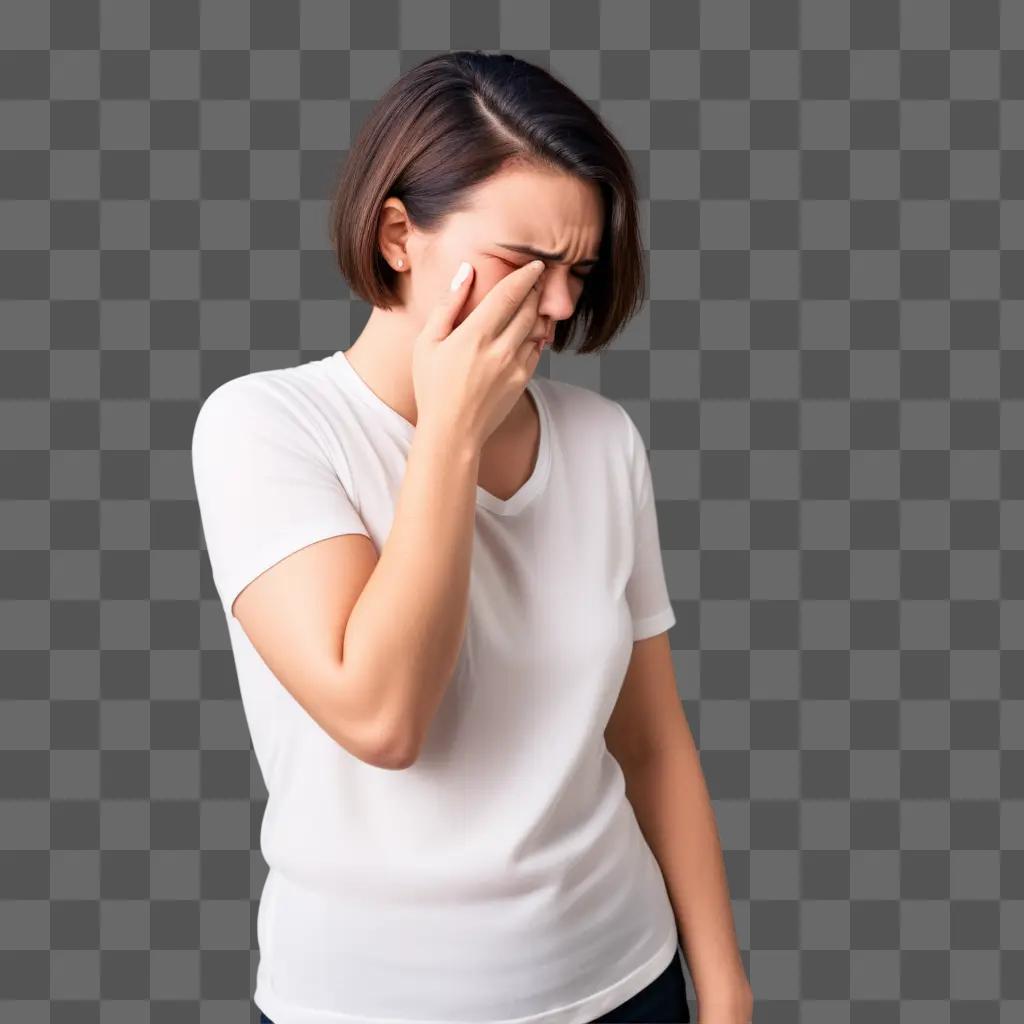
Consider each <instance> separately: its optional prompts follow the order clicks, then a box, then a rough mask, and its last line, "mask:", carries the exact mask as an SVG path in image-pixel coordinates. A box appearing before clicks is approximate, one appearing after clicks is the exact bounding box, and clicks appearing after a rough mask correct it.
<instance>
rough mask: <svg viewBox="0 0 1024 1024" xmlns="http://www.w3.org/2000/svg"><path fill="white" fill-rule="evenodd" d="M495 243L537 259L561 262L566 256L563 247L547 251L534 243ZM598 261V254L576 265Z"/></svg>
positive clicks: (589, 264) (588, 264)
mask: <svg viewBox="0 0 1024 1024" xmlns="http://www.w3.org/2000/svg"><path fill="white" fill-rule="evenodd" d="M494 244H495V245H498V246H501V248H502V249H511V250H512V251H513V252H520V253H522V254H523V255H524V256H533V257H535V258H536V259H542V260H547V261H549V262H555V263H560V262H562V260H563V259H564V258H565V250H564V249H562V250H560V251H559V252H545V251H544V250H543V249H536V248H534V247H533V246H532V245H515V244H514V243H512V242H495V243H494ZM597 262H598V258H597V257H596V256H590V257H588V258H587V259H585V260H577V261H576V263H575V264H574V266H581V265H586V266H591V265H592V264H594V263H597Z"/></svg>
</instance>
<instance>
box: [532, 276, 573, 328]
mask: <svg viewBox="0 0 1024 1024" xmlns="http://www.w3.org/2000/svg"><path fill="white" fill-rule="evenodd" d="M575 308H576V300H575V298H574V297H573V294H572V292H571V291H570V290H569V285H568V281H567V279H566V278H565V277H564V276H553V275H549V274H548V273H547V271H545V272H544V273H543V274H541V278H540V302H539V303H538V305H537V317H538V318H542V317H547V318H548V319H549V320H567V319H568V318H569V317H570V316H572V313H573V310H574V309H575Z"/></svg>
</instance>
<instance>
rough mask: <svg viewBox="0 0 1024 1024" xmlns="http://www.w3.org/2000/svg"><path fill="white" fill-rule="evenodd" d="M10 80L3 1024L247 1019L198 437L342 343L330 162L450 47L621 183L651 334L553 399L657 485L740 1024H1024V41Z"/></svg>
mask: <svg viewBox="0 0 1024 1024" xmlns="http://www.w3.org/2000/svg"><path fill="white" fill-rule="evenodd" d="M0 48H2V52H0V318H2V324H0V337H2V352H0V388H2V392H0V393H2V397H3V403H2V420H0V424H2V429H0V438H2V444H0V460H2V466H3V472H2V473H0V481H2V483H0V486H2V496H0V522H2V535H3V536H2V541H0V548H2V551H0V588H2V594H0V598H2V604H0V686H2V690H0V695H2V698H3V701H2V705H0V1019H2V1020H3V1021H5V1022H6V1021H10V1022H12V1024H40V1022H44V1021H45V1022H51V1021H52V1022H53V1024H71V1022H74V1024H93V1022H103V1024H122V1022H123V1024H129V1022H130V1024H137V1022H143V1021H152V1022H154V1024H172V1022H173V1024H179V1022H182V1021H203V1022H217V1024H222V1022H235V1021H238V1022H243V1021H249V1020H255V1019H256V1016H257V1014H256V1011H255V1009H254V1008H253V1006H252V1003H251V990H252V984H253V980H254V971H255V966H256V956H257V954H256V952H255V913H256V906H257V902H256V901H257V899H258V896H259V892H260V888H261V886H262V882H263V877H264V873H265V864H264V862H263V860H262V857H261V855H260V853H259V850H258V833H259V825H260V821H261V817H262V812H263V800H264V797H265V789H264V787H263V781H262V779H261V777H260V774H259V771H258V768H257V766H256V764H255V761H254V760H253V758H252V756H251V752H250V746H249V737H248V733H247V731H246V727H245V722H244V719H243V717H242V711H241V705H240V703H239V700H238V690H237V681H236V679H235V675H234V668H233V663H232V660H231V655H230V650H229V647H228V640H227V631H226V626H225V622H224V615H223V611H222V609H221V607H220V605H219V603H218V601H217V599H216V595H215V592H214V589H213V586H212V580H211V577H210V573H209V564H208V562H207V559H206V555H205V550H204V543H203V538H202V533H201V527H200V520H199V515H198V510H197V507H196V504H195V496H194V491H193V488H192V478H191V468H190V461H189V453H188V446H189V440H190V436H191V429H192V425H193V422H194V418H195V415H196V412H197V409H198V407H199V403H200V402H201V400H202V398H203V397H204V396H205V395H207V394H208V393H209V392H210V391H211V390H212V389H213V388H214V387H215V386H217V384H219V383H220V382H222V381H224V380H226V379H228V378H231V377H235V376H237V375H239V374H243V373H247V372H249V371H250V370H255V369H264V368H269V367H272V366H281V365H289V364H292V363H295V362H297V361H300V360H304V359H308V358H319V357H321V356H323V355H326V354H328V353H329V352H331V351H333V350H335V349H336V348H339V347H346V346H347V345H348V344H349V343H350V341H351V339H352V338H353V337H355V335H356V334H357V333H358V331H359V329H360V327H361V325H362V323H363V322H364V321H365V318H366V316H367V314H368V309H367V308H366V307H365V305H364V304H363V303H361V302H352V301H350V299H349V297H348V292H347V289H346V287H345V285H344V283H343V282H342V281H341V279H340V278H339V276H338V274H337V271H336V269H335V266H334V263H333V256H332V253H331V252H330V248H329V244H328V242H327V236H326V213H327V202H328V196H329V192H330V187H331V184H332V181H333V177H334V174H335V172H336V170H337V167H338V163H339V161H340V159H341V158H342V157H343V155H344V152H345V151H346V149H347V147H348V145H349V141H350V139H351V137H352V136H353V135H354V129H355V127H356V126H357V125H358V124H359V123H360V122H361V120H362V119H363V118H364V117H365V116H366V114H367V113H368V111H369V110H370V109H371V107H372V105H373V103H374V101H375V99H376V97H378V96H379V95H380V94H381V92H382V91H383V90H384V88H385V87H386V86H387V85H388V84H389V83H390V82H391V81H393V80H394V79H395V78H396V77H397V76H398V75H399V74H401V73H402V71H403V70H405V69H407V68H408V67H410V66H412V65H414V64H416V63H418V62H419V61H420V60H422V59H423V58H425V57H426V56H429V55H430V54H432V53H434V52H437V51H444V50H450V49H462V48H480V49H487V50H503V51H508V52H513V53H516V54H518V55H520V56H523V57H525V58H527V59H529V60H532V61H534V62H536V63H540V64H544V65H546V66H550V67H551V68H552V69H553V70H554V71H555V72H556V73H558V74H559V75H560V76H562V77H563V78H564V79H565V80H567V81H568V83H569V84H570V85H571V86H572V87H573V88H575V89H576V90H577V91H578V92H579V93H580V94H581V95H582V96H583V97H584V98H585V99H587V100H588V101H589V102H591V103H592V104H593V105H594V107H595V109H597V110H598V111H599V112H600V113H601V115H602V116H603V117H604V118H605V120H606V121H607V122H608V124H609V125H610V127H611V128H612V130H613V131H614V132H615V133H616V134H617V136H618V137H619V138H620V139H621V141H622V142H623V144H624V145H625V146H626V148H627V149H628V150H629V152H630V154H631V157H632V159H633V161H634V165H635V168H636V171H637V176H638V180H639V184H640V188H641V194H642V200H643V215H644V224H645V240H646V242H647V243H648V246H649V251H650V283H651V295H650V301H649V303H648V304H647V305H646V307H645V309H644V311H643V313H642V314H641V315H640V316H638V317H637V318H636V319H635V320H634V321H633V322H632V323H631V324H630V325H629V327H628V329H627V330H626V331H625V332H624V333H623V335H622V336H621V337H620V338H619V339H618V340H617V341H616V343H615V345H614V347H613V348H612V349H611V350H610V351H606V352H605V353H604V354H602V355H601V356H599V357H583V358H581V357H575V356H572V355H562V356H554V357H552V356H551V355H550V354H546V355H545V357H544V363H543V365H542V367H541V368H540V370H539V371H538V372H539V373H541V374H542V375H544V374H550V375H551V376H554V377H558V378H560V379H565V380H570V381H574V382H577V383H581V384H583V385H585V386H588V387H592V388H594V389H596V390H599V391H601V392H603V393H605V394H608V395H610V396H612V397H614V398H615V399H617V400H619V401H621V402H622V403H623V404H624V405H625V406H626V407H627V409H628V410H629V411H630V413H631V414H632V415H633V416H634V418H635V419H636V421H637V424H638V426H640V428H641V430H642V432H643V433H644V435H645V437H646V438H647V439H648V441H649V444H650V447H651V461H652V464H653V467H654V474H655V489H656V492H657V498H658V513H659V521H660V527H661V537H662V544H663V548H664V557H665V564H666V569H667V573H668V578H669V582H670V589H671V593H672V597H673V601H674V604H675V608H676V613H677V617H678V623H677V625H676V626H675V627H674V628H673V630H672V641H673V648H674V651H675V655H676V659H677V672H678V677H679V683H680V689H681V695H682V698H683V700H684V704H685V706H686V708H687V712H688V716H689V719H690V722H691V725H692V727H693V730H694V732H695V734H696V736H697V739H698V743H699V746H700V748H701V754H702V759H703V764H704V769H705V772H706V774H707V779H708V783H709V786H710V789H711V792H712V795H713V798H714V801H715V807H716V812H717V818H718V823H719V828H720V831H721V836H722V842H723V846H724V848H725V854H726V862H727V867H728V871H729V879H730V886H731V890H732V894H733V897H734V908H735V913H736V920H737V926H738V928H739V931H740V937H741V945H742V947H743V954H744V958H745V960H746V962H747V964H748V966H749V973H750V978H751V982H752V984H753V987H754V991H755V996H756V1000H757V1008H756V1011H755V1020H756V1021H757V1022H758V1024H773V1022H787V1024H788V1022H792V1021H797V1020H799V1021H801V1022H815V1024H817V1022H821V1024H844V1022H848V1024H863V1022H868V1021H870V1022H872V1024H895V1022H897V1021H899V1022H926V1021H927V1022H929V1024H931V1022H953V1021H969V1022H971V1024H990V1022H991V1024H995V1022H999V1024H1006V1022H1010V1021H1016V1020H1021V1019H1024V953H1022V949H1024V871H1022V863H1024V860H1022V849H1024V813H1022V812H1024V803H1022V800H1024V758H1022V754H1021V748H1022V743H1021V737H1022V728H1021V727H1022V724H1024V712H1022V707H1024V704H1022V679H1024V330H1022V327H1024V3H1020V2H1018V0H1003V2H1002V3H1000V2H999V0H903V2H902V3H900V2H897V0H804V2H799V0H747V2H740V0H706V2H702V3H695V2H657V0H649V2H648V0H639V2H633V0H622V2H610V0H609V2H596V0H595V2H586V3H582V2H570V0H556V2H541V0H537V2H534V0H514V2H513V0H509V2H504V3H496V2H493V0H490V2H485V0H472V2H471V0H460V2H454V0H451V2H440V0H404V2H396V0H373V2H364V0H352V2H336V0H316V2H313V0H302V2H296V3H290V2H280V3H269V2H264V0H260V2H256V3H251V4H250V3H247V2H242V0H203V2H202V3H201V4H200V3H198V2H197V0H174V2H167V0H160V2H151V3H148V4H147V3H143V2H140V0H102V2H97V0H59V2H58V0H53V2H51V3H49V5H47V3H45V2H41V0H5V2H4V3H3V4H2V5H0ZM691 992H692V987H691Z"/></svg>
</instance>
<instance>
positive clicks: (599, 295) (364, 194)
mask: <svg viewBox="0 0 1024 1024" xmlns="http://www.w3.org/2000/svg"><path fill="white" fill-rule="evenodd" d="M515 162H518V163H524V164H532V165H535V166H539V167H544V168H552V169H556V170H560V171H567V172H569V173H571V174H574V175H576V176H578V177H580V178H581V179H584V180H588V181H592V182H594V183H595V184H596V185H597V186H598V187H599V188H600V191H601V196H602V199H603V204H604V226H603V231H602V235H601V248H600V252H599V258H598V262H597V263H596V264H594V267H593V269H592V270H591V272H590V274H589V275H588V276H587V278H586V281H585V283H584V286H583V291H582V292H581V293H580V298H579V301H578V302H577V305H576V310H575V311H574V313H573V315H572V316H571V317H570V318H569V319H568V320H563V321H559V322H558V323H557V324H556V330H555V336H554V340H553V345H552V347H553V348H554V349H555V351H558V352H560V351H562V350H564V349H565V348H566V347H567V345H568V344H569V342H570V340H571V338H572V335H573V333H574V332H575V330H576V326H577V324H580V325H582V329H583V334H584V337H583V344H581V345H580V346H578V349H577V351H578V352H580V353H585V352H596V351H598V350H599V349H602V348H604V347H605V346H606V345H607V344H609V342H610V341H611V340H612V338H613V337H614V336H615V334H616V333H617V332H618V331H619V329H620V328H621V327H622V326H623V324H625V323H626V321H627V320H629V319H630V317H632V316H633V315H634V314H635V313H636V312H637V311H638V310H639V308H640V306H641V304H642V303H643V300H644V298H645V297H646V294H645V283H646V273H645V268H644V258H643V243H642V240H641V237H640V228H639V217H638V213H637V190H636V183H635V181H634V179H633V173H632V169H631V166H630V162H629V157H628V155H627V154H626V152H625V150H624V149H623V148H622V146H621V145H620V144H619V143H618V141H617V140H616V139H615V137H614V136H613V135H612V133H611V132H610V131H609V130H608V128H607V127H606V126H605V125H604V123H603V122H602V121H601V119H600V118H599V117H598V115H597V114H596V113H595V112H594V111H593V110H592V109H591V108H590V107H589V106H588V105H587V103H585V102H584V101H583V100H582V99H581V98H580V97H579V96H578V95H577V94H576V93H575V92H573V90H572V89H570V88H569V87H568V86H567V85H565V83H563V82H561V81H560V80H559V79H557V78H556V77H555V76H554V75H552V74H551V73H549V72H548V71H546V70H545V69H543V68H541V67H538V66H537V65H535V64H531V63H529V62H528V61H524V60H521V59H519V58H517V57H513V56H511V55H510V54H491V53H484V52H483V51H481V50H457V51H452V52H449V53H444V54H440V55H438V56H435V57H430V58H428V59H427V60H425V61H423V62H422V63H420V64H418V65H417V66H416V67H414V68H412V69H411V70H409V71H407V72H406V73H405V74H404V75H402V77H401V78H399V79H398V80H397V81H395V82H394V83H393V84H392V85H391V86H390V87H389V88H388V90H387V91H386V92H385V93H384V95H383V96H382V97H381V98H380V100H378V102H377V103H376V105H375V106H374V108H373V110H372V111H371V113H370V115H369V116H368V118H367V119H366V121H365V122H364V123H363V125H362V127H361V129H360V131H359V134H358V136H357V138H356V140H355V142H354V143H353V144H352V146H351V149H350V151H349V155H348V158H347V160H346V161H345V163H344V164H343V166H342V168H341V170H340V173H339V176H338V180H337V187H336V189H335V192H334V196H333V198H332V200H331V207H330V226H329V231H330V240H331V244H332V245H333V247H334V251H335V254H336V256H337V261H338V266H339V268H340V270H341V273H342V275H343V276H344V278H345V279H346V280H347V281H348V284H349V288H350V290H351V291H352V292H353V293H354V294H355V295H358V296H359V297H360V298H362V299H363V300H365V301H366V302H369V303H370V304H371V305H374V306H378V307H380V308H383V309H390V308H391V306H392V305H393V304H395V303H397V301H398V292H397V290H396V287H395V278H396V272H395V271H394V270H393V269H392V268H391V267H390V266H389V265H388V263H387V262H386V261H385V260H384V258H383V257H382V256H381V253H380V250H379V248H378V221H379V217H380V211H381V208H382V206H383V203H384V200H385V199H387V198H388V197H389V196H395V197H397V198H399V199H401V200H402V202H403V203H404V204H405V207H406V210H407V212H408V214H409V217H410V219H411V220H412V222H413V223H414V224H415V225H416V227H417V228H419V229H420V230H422V231H432V230H435V229H436V228H437V227H438V226H439V225H440V223H441V221H442V220H443V219H444V218H445V217H446V216H447V215H448V214H450V213H454V212H456V211H458V210H460V209H464V208H465V206H466V205H467V200H468V192H469V190H470V189H472V188H473V187H474V186H476V185H479V184H480V183H481V182H482V181H484V180H485V179H487V178H489V177H490V176H491V175H493V174H495V173H497V172H498V171H500V170H501V169H502V168H504V167H505V166H506V165H507V164H509V163H515Z"/></svg>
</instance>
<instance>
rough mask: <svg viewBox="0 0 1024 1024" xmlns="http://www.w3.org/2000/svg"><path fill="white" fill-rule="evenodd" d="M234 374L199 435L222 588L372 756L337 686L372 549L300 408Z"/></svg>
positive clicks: (336, 733)
mask: <svg viewBox="0 0 1024 1024" xmlns="http://www.w3.org/2000/svg"><path fill="white" fill-rule="evenodd" d="M238 383H240V382H234V381H229V382H228V384H227V385H221V387H220V388H218V389H217V390H216V391H214V392H213V394H211V395H210V396H209V397H208V398H207V400H206V401H205V402H204V403H203V406H202V408H201V409H200V412H199V416H198V417H197V420H196V424H195V428H194V431H193V437H192V465H193V474H194V478H195V485H196V495H197V498H198V500H199V509H200V515H201V520H202V526H203V533H204V535H205V539H206V548H207V555H208V557H209V560H210V566H211V569H212V572H213V578H214V582H215V584H216V587H217V591H218V593H219V595H220V597H221V601H222V603H223V605H224V608H225V609H226V611H227V613H228V614H229V615H231V616H232V617H234V618H235V619H237V621H238V622H239V624H240V625H241V627H242V629H243V630H244V631H245V634H246V636H247V637H248V638H249V640H250V641H251V643H252V645H253V647H254V648H255V650H256V651H257V653H258V654H259V655H260V657H261V658H262V659H263V661H264V662H265V664H266V665H267V667H268V668H269V669H270V671H271V672H272V673H273V674H274V676H275V677H276V678H277V679H278V680H279V681H280V682H281V684H282V685H283V686H284V687H285V688H286V689H287V690H288V691H289V693H291V695H292V696H293V697H294V698H295V700H296V701H297V702H298V703H299V704H301V705H302V707H303V708H304V709H305V710H306V711H307V713H308V714H309V715H310V716H311V717H312V718H313V719H314V720H315V721H316V722H317V723H318V724H319V725H320V726H321V727H322V728H323V729H324V730H325V731H326V732H327V733H328V734H329V735H331V736H332V737H333V738H335V739H336V740H337V741H338V742H339V743H342V744H343V745H345V746H347V747H348V748H349V749H350V750H351V752H352V753H354V754H356V755H357V756H360V757H362V758H363V759H366V758H367V756H369V755H371V754H372V751H370V750H369V749H368V742H367V740H366V739H364V738H363V737H362V736H361V735H360V734H359V729H358V723H355V722H350V721H346V720H345V719H344V717H343V716H342V715H341V713H340V712H341V701H340V694H341V692H342V691H341V674H342V668H343V664H344V659H343V653H344V652H343V638H344V635H345V628H346V625H347V622H348V617H349V615H350V613H351V611H352V608H353V606H354V605H355V602H356V600H357V599H358V597H359V594H360V593H361V592H362V589H363V587H364V586H365V584H366V581H367V580H368V579H369V577H370V574H371V573H372V572H373V568H374V566H375V565H376V562H377V557H378V556H377V551H376V548H375V547H374V545H373V542H372V540H371V539H370V536H369V531H368V530H367V528H366V526H365V525H364V524H363V522H362V520H361V519H360V517H359V515H358V513H357V510H356V507H355V505H354V503H353V501H352V499H351V497H350V496H349V493H348V491H347V490H346V489H345V487H344V486H343V484H342V481H341V480H340V479H339V477H338V475H337V473H336V472H335V471H334V470H333V467H332V465H331V463H330V461H329V460H328V459H327V457H326V455H325V453H324V452H323V451H322V450H321V449H320V447H319V446H318V443H317V441H316V439H315V437H313V436H312V435H310V434H308V433H307V432H306V428H305V427H304V426H303V424H302V423H301V421H299V420H297V419H296V415H295V410H294V409H292V408H291V407H290V406H288V405H286V404H283V403H282V400H281V399H279V398H278V397H277V396H275V395H273V394H271V393H269V392H268V391H266V390H265V389H263V388H254V387H249V386H246V387H239V386H238ZM249 383H250V384H251V383H252V382H249Z"/></svg>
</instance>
